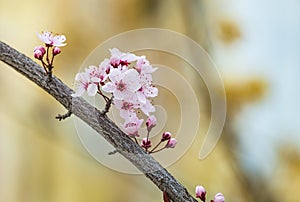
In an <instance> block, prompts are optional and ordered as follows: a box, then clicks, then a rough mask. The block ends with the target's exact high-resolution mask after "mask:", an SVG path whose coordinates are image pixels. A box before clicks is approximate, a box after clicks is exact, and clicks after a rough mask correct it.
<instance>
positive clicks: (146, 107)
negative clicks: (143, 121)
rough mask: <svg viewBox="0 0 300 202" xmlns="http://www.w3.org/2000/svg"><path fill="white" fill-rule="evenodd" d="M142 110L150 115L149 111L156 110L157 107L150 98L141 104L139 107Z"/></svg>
mask: <svg viewBox="0 0 300 202" xmlns="http://www.w3.org/2000/svg"><path fill="white" fill-rule="evenodd" d="M139 108H140V109H141V110H142V112H143V113H144V114H145V115H146V116H149V113H151V112H155V107H154V106H153V105H152V104H151V102H150V101H149V100H146V103H145V104H143V105H140V107H139Z"/></svg>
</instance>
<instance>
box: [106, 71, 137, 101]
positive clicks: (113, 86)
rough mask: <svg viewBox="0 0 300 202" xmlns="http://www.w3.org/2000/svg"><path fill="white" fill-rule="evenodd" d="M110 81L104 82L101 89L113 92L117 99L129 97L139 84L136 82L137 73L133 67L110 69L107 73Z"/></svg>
mask: <svg viewBox="0 0 300 202" xmlns="http://www.w3.org/2000/svg"><path fill="white" fill-rule="evenodd" d="M109 79H110V80H111V82H108V83H106V84H105V85H104V86H103V87H102V89H103V91H104V92H107V93H113V95H114V98H115V99H118V100H122V99H126V98H129V97H130V95H132V93H134V92H135V91H137V90H138V89H139V88H140V87H141V85H140V84H139V82H138V73H137V71H135V70H134V69H129V70H126V71H125V72H122V71H121V70H119V69H112V70H110V73H109Z"/></svg>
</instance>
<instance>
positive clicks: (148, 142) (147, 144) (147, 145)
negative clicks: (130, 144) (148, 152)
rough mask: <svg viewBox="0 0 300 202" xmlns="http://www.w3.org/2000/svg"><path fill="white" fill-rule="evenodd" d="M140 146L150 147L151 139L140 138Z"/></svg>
mask: <svg viewBox="0 0 300 202" xmlns="http://www.w3.org/2000/svg"><path fill="white" fill-rule="evenodd" d="M141 146H142V147H143V148H145V149H148V148H150V147H151V140H149V139H147V138H143V139H142V143H141Z"/></svg>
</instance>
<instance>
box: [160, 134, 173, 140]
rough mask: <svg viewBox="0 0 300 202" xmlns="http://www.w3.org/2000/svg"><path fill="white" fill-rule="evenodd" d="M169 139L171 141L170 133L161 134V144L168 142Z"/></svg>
mask: <svg viewBox="0 0 300 202" xmlns="http://www.w3.org/2000/svg"><path fill="white" fill-rule="evenodd" d="M170 139H171V133H170V132H164V133H163V134H162V138H161V141H162V142H164V141H167V140H170Z"/></svg>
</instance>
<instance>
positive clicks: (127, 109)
mask: <svg viewBox="0 0 300 202" xmlns="http://www.w3.org/2000/svg"><path fill="white" fill-rule="evenodd" d="M113 103H114V105H115V107H116V108H117V109H118V110H119V111H120V116H121V117H122V118H124V119H127V118H128V117H130V116H133V114H134V113H135V112H134V110H135V109H136V108H137V107H138V106H137V105H135V104H133V103H131V102H128V101H125V100H117V99H114V101H113Z"/></svg>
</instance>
